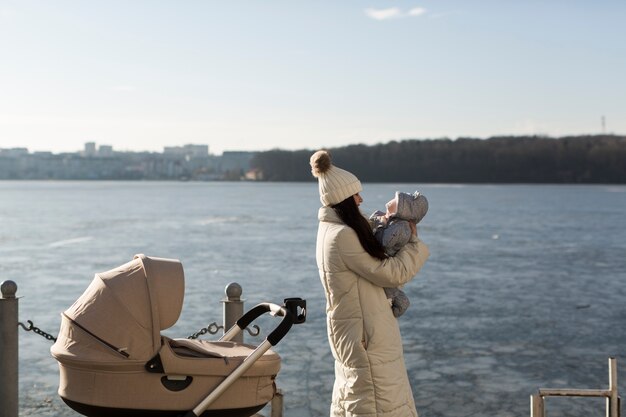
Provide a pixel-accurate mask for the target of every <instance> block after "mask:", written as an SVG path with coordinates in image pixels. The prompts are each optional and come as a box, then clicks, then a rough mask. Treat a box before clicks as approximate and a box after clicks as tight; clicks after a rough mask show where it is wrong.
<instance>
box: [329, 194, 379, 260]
mask: <svg viewBox="0 0 626 417" xmlns="http://www.w3.org/2000/svg"><path fill="white" fill-rule="evenodd" d="M332 207H333V208H334V209H335V211H336V212H337V214H338V215H339V218H340V219H341V220H343V222H344V223H345V224H347V225H348V226H350V227H351V228H352V229H354V231H355V232H356V235H357V236H358V238H359V242H361V246H363V249H365V252H367V253H369V254H370V255H372V256H373V257H374V258H378V259H381V260H382V259H386V258H387V255H386V254H385V249H383V246H382V245H381V244H380V243H379V242H378V240H376V238H375V237H374V233H372V228H371V227H370V224H369V223H368V221H367V219H366V218H365V217H363V215H362V214H361V211H360V210H359V206H357V205H356V201H354V197H353V196H350V197H348V198H346V199H345V200H343V201H342V202H341V203H338V204H335V205H334V206H332Z"/></svg>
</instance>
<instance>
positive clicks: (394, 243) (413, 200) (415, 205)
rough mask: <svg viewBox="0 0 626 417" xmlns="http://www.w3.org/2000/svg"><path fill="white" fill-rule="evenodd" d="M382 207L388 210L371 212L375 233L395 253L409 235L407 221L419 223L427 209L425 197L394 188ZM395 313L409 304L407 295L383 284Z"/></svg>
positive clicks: (405, 242) (390, 254)
mask: <svg viewBox="0 0 626 417" xmlns="http://www.w3.org/2000/svg"><path fill="white" fill-rule="evenodd" d="M385 207H386V208H387V212H385V213H383V212H382V211H379V210H377V211H375V212H374V213H373V214H372V215H371V216H370V223H371V225H372V228H373V231H374V236H375V237H376V239H377V240H378V241H379V242H380V243H381V244H382V245H383V248H384V249H385V253H386V254H387V255H389V256H394V255H395V254H396V253H397V252H398V251H399V250H400V248H402V246H404V245H406V244H407V243H408V242H409V239H411V226H409V222H413V223H419V222H420V220H422V219H423V218H424V216H425V215H426V212H427V211H428V200H427V199H426V197H424V195H422V194H420V193H419V192H418V191H416V192H415V193H413V194H408V193H402V192H400V191H397V192H396V196H395V198H394V199H393V200H391V201H389V202H388V203H387V204H386V205H385ZM385 295H386V296H387V298H388V299H389V300H390V302H391V310H392V311H393V315H394V316H395V317H400V316H401V315H402V314H404V312H405V311H406V309H407V308H409V304H410V302H409V298H408V297H407V296H406V294H405V293H404V291H402V289H400V288H385Z"/></svg>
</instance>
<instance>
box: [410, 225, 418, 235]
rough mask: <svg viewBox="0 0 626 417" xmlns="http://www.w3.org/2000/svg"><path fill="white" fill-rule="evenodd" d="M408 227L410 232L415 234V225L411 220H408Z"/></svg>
mask: <svg viewBox="0 0 626 417" xmlns="http://www.w3.org/2000/svg"><path fill="white" fill-rule="evenodd" d="M409 227H410V228H411V234H412V235H413V236H417V225H416V224H415V223H413V222H409Z"/></svg>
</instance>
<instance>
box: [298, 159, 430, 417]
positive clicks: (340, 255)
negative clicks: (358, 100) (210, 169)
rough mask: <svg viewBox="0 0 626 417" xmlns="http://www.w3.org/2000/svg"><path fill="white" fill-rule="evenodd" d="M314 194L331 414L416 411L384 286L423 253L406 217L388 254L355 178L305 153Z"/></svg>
mask: <svg viewBox="0 0 626 417" xmlns="http://www.w3.org/2000/svg"><path fill="white" fill-rule="evenodd" d="M310 163H311V168H312V170H311V172H312V173H313V175H314V176H315V177H317V179H318V183H319V192H320V200H321V202H322V205H323V207H322V208H320V210H319V214H318V217H319V221H320V224H319V229H318V234H317V250H316V258H317V266H318V268H319V273H320V279H321V281H322V285H323V286H324V291H325V293H326V315H327V320H326V321H327V326H328V328H327V330H328V341H329V343H330V348H331V351H332V354H333V357H334V358H335V384H334V388H333V396H332V397H333V398H332V404H331V409H330V415H331V417H417V411H416V410H415V403H414V401H413V393H412V391H411V386H410V385H409V380H408V376H407V373H406V369H405V366H404V358H403V355H402V340H401V337H400V329H399V327H398V322H397V320H396V319H395V318H394V316H393V313H392V311H391V307H390V306H389V303H388V301H387V298H386V296H385V292H384V290H383V287H398V286H400V285H402V284H405V283H407V282H408V281H410V280H411V279H412V278H413V276H414V275H415V274H416V273H417V272H418V271H419V269H420V268H421V267H422V265H423V264H424V262H426V259H427V258H428V247H427V246H426V245H425V244H423V243H422V242H421V241H420V240H419V239H418V238H417V233H416V227H415V224H414V223H412V227H411V231H412V237H411V239H410V241H409V243H408V244H406V245H405V246H404V247H403V248H402V249H401V250H400V251H399V252H398V253H397V254H396V255H395V256H393V257H387V256H386V255H385V252H384V250H383V248H382V246H381V245H380V243H378V241H377V240H376V239H375V237H374V234H373V233H372V229H371V228H370V225H369V223H368V221H367V219H366V218H365V217H364V216H363V215H362V214H361V212H360V211H359V208H358V206H359V205H360V204H361V202H362V201H363V199H362V198H361V196H360V194H359V193H360V192H361V190H362V187H361V183H360V181H359V180H358V178H357V177H355V176H354V175H353V174H351V173H350V172H348V171H345V170H343V169H340V168H338V167H336V166H334V165H333V164H332V163H331V160H330V155H329V154H328V152H326V151H318V152H316V153H315V154H313V156H311V161H310Z"/></svg>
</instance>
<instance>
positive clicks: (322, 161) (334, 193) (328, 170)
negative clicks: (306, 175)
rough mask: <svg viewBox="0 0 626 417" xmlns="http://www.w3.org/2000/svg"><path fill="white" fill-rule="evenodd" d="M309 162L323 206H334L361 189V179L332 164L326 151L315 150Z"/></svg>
mask: <svg viewBox="0 0 626 417" xmlns="http://www.w3.org/2000/svg"><path fill="white" fill-rule="evenodd" d="M310 163H311V173H312V174H313V176H314V177H316V178H317V180H318V183H319V189H320V201H321V202H322V204H323V205H324V206H326V207H328V206H334V205H335V204H338V203H341V202H342V201H343V200H345V199H346V198H348V197H350V196H353V195H355V194H358V193H360V192H361V191H362V190H363V187H361V181H359V179H358V178H357V177H356V176H355V175H354V174H352V173H350V172H348V171H346V170H344V169H341V168H338V167H336V166H334V165H333V164H332V162H331V160H330V154H329V153H328V152H327V151H324V150H322V151H317V152H315V153H314V154H313V155H312V156H311V161H310Z"/></svg>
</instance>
